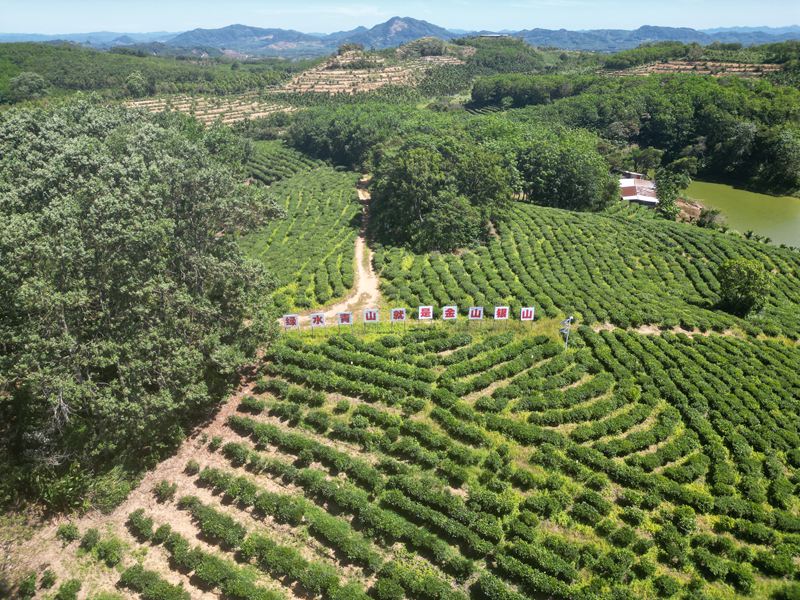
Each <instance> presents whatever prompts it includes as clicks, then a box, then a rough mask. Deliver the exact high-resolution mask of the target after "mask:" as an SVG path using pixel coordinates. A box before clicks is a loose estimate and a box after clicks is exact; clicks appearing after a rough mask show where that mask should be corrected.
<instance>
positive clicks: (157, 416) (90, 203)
mask: <svg viewBox="0 0 800 600" xmlns="http://www.w3.org/2000/svg"><path fill="white" fill-rule="evenodd" d="M226 139H228V141H229V142H231V143H226V142H225V140H226ZM236 156H239V157H242V153H241V146H237V145H236V144H235V143H232V139H231V138H228V137H227V136H226V135H225V134H220V133H219V132H216V131H214V130H212V131H209V132H206V131H204V130H202V129H200V128H197V127H196V126H195V125H192V124H191V123H190V122H189V121H186V120H182V119H181V118H179V117H162V118H161V119H155V118H153V119H151V118H148V117H145V116H143V115H141V114H137V113H134V112H129V111H125V110H124V109H122V108H103V107H99V106H96V105H93V104H90V103H89V102H87V101H78V102H74V101H73V102H71V103H69V104H66V105H64V106H61V107H59V108H57V109H51V110H50V111H45V110H42V109H25V110H21V109H18V110H12V111H8V112H6V113H4V114H3V115H2V117H0V438H2V443H1V444H0V447H2V451H0V452H3V454H0V464H2V466H0V468H2V469H3V471H4V479H3V483H4V484H6V485H8V484H13V485H17V486H18V487H23V488H24V487H26V488H27V490H28V491H29V492H31V493H33V494H34V495H36V496H38V497H40V498H42V499H43V500H45V501H46V502H49V503H51V504H53V505H59V504H61V505H63V504H67V503H70V502H73V501H75V500H76V499H79V498H80V497H81V495H82V494H84V493H85V492H86V491H87V487H89V485H90V482H91V481H92V477H93V476H94V474H96V473H97V472H98V471H102V470H104V469H106V468H108V466H109V465H113V464H117V465H118V464H123V463H124V464H127V465H130V466H131V467H132V468H133V469H136V468H142V467H144V466H146V465H147V464H148V463H149V461H151V460H152V459H154V458H155V457H156V456H158V455H159V454H160V453H161V452H162V451H164V450H166V449H168V448H170V447H172V446H174V444H175V443H177V442H178V441H179V440H180V438H181V437H182V435H183V431H184V427H185V426H186V425H187V424H188V423H190V422H191V421H192V420H193V419H196V418H197V417H199V416H201V415H203V414H205V413H206V412H207V411H208V410H209V409H210V408H211V407H213V406H214V404H215V402H217V401H218V400H219V399H221V398H222V397H223V394H224V393H225V391H226V389H227V388H228V386H229V384H230V383H231V382H232V381H233V378H234V375H235V373H236V370H237V369H238V367H240V366H241V365H243V364H244V363H246V362H247V361H249V360H250V359H251V358H252V357H253V356H254V353H255V350H256V348H257V347H258V346H259V345H260V344H263V343H264V342H265V341H267V340H268V338H269V335H270V331H271V330H272V325H270V323H271V319H270V318H269V315H268V313H267V309H266V308H265V303H264V301H263V300H264V298H265V296H266V294H268V292H269V290H270V280H269V278H268V276H267V275H266V273H265V272H263V270H262V269H261V268H260V267H259V266H257V265H256V264H254V263H251V262H248V261H246V260H245V258H244V257H243V255H242V253H241V252H240V250H239V248H238V245H237V243H236V239H235V238H236V234H237V232H238V231H240V230H242V229H244V228H247V227H249V226H251V225H254V224H256V223H258V222H259V221H261V220H263V219H265V218H270V217H271V216H274V215H275V214H276V209H275V208H274V204H273V203H272V202H271V201H269V200H268V199H267V198H266V197H265V196H264V195H263V192H259V191H258V190H257V188H256V187H254V186H253V187H248V186H245V185H243V184H242V183H240V182H241V180H242V179H241V178H240V176H238V175H237V174H236V170H235V169H232V168H230V167H229V166H228V165H226V164H224V163H223V158H224V159H225V160H230V159H231V157H236ZM54 482H55V483H54ZM0 491H2V490H0Z"/></svg>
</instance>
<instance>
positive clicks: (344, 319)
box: [336, 312, 353, 326]
mask: <svg viewBox="0 0 800 600" xmlns="http://www.w3.org/2000/svg"><path fill="white" fill-rule="evenodd" d="M336 323H337V324H339V325H340V326H341V325H352V324H353V313H351V312H342V313H339V314H337V315H336Z"/></svg>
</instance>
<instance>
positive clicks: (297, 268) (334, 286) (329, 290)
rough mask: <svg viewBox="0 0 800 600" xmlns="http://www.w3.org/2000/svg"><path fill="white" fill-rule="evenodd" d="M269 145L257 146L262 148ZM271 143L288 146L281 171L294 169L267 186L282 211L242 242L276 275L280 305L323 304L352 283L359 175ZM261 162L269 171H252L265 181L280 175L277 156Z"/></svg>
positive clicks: (358, 216) (284, 307)
mask: <svg viewBox="0 0 800 600" xmlns="http://www.w3.org/2000/svg"><path fill="white" fill-rule="evenodd" d="M267 148H268V147H265V146H261V150H260V151H261V152H262V153H263V152H267ZM270 148H271V150H273V153H272V154H269V155H270V156H272V155H274V153H275V152H274V151H278V152H282V151H286V153H285V155H286V156H287V157H288V161H287V163H286V166H284V167H283V172H286V173H291V172H293V171H294V172H295V173H296V174H295V175H292V176H289V177H287V178H285V179H281V180H280V181H277V182H275V183H273V184H272V186H271V187H270V193H271V195H272V196H273V198H275V200H276V201H278V203H279V204H280V205H281V206H282V207H283V208H284V209H285V211H286V217H285V218H284V219H281V220H277V221H274V222H272V223H270V225H269V226H268V227H267V228H266V229H263V230H261V231H259V232H256V233H253V234H250V235H248V236H247V237H245V238H243V240H242V247H243V248H244V250H245V252H246V253H247V254H248V255H249V256H250V257H252V258H255V259H256V260H259V261H262V262H263V263H264V264H265V265H266V266H267V267H268V268H269V271H270V273H272V275H273V276H274V277H275V279H276V280H277V283H278V291H277V293H276V294H275V302H276V304H277V305H278V307H279V308H280V309H282V310H293V309H301V310H302V309H307V308H311V307H315V306H322V305H325V304H327V303H328V302H330V301H331V300H333V299H338V298H341V297H343V296H344V295H346V293H347V291H348V290H350V288H352V287H353V280H354V270H353V269H354V253H355V240H356V237H357V235H358V231H359V228H360V223H361V205H360V203H359V201H358V195H357V192H356V183H357V181H358V176H357V175H356V174H354V173H342V172H338V171H335V170H334V169H332V168H330V167H326V166H321V165H318V164H314V163H308V162H303V161H300V160H299V159H296V157H295V154H296V153H293V152H291V151H288V150H286V149H285V148H283V147H281V146H272V147H270ZM281 148H283V150H281ZM292 157H295V158H292ZM305 160H306V161H307V160H308V159H305ZM256 161H258V158H256ZM312 165H313V166H312ZM264 168H265V169H273V171H272V172H270V173H267V172H266V171H265V170H261V171H255V173H256V177H260V178H264V179H265V181H269V180H273V178H274V177H275V176H276V175H279V171H278V169H277V162H272V161H271V160H270V161H268V164H265V167H264ZM259 173H261V175H259Z"/></svg>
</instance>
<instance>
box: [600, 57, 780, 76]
mask: <svg viewBox="0 0 800 600" xmlns="http://www.w3.org/2000/svg"><path fill="white" fill-rule="evenodd" d="M781 68H782V67H781V65H776V64H753V63H735V62H719V61H713V60H670V61H664V62H659V63H651V64H647V65H642V66H639V67H633V68H631V69H626V70H624V71H616V72H614V73H613V74H614V75H653V74H656V75H664V74H667V75H669V74H672V73H691V74H693V75H713V76H714V77H730V76H736V77H764V76H766V75H769V74H770V73H777V72H778V71H780V70H781Z"/></svg>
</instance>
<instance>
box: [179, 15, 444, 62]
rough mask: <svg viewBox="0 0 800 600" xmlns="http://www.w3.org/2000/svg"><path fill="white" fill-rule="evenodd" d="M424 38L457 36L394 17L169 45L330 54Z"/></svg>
mask: <svg viewBox="0 0 800 600" xmlns="http://www.w3.org/2000/svg"><path fill="white" fill-rule="evenodd" d="M424 37H438V38H442V39H452V38H454V37H456V36H455V34H453V33H450V32H449V31H447V30H446V29H444V28H442V27H438V26H436V25H432V24H431V23H428V22H426V21H420V20H417V19H412V18H409V17H405V18H401V17H393V18H391V19H389V20H388V21H386V22H385V23H380V24H378V25H375V26H374V27H372V28H371V29H367V28H366V27H357V28H356V29H352V30H350V31H337V32H335V33H331V34H328V35H322V36H320V35H319V34H308V33H300V32H299V31H293V30H286V29H261V28H259V27H248V26H246V25H230V26H228V27H223V28H221V29H194V30H192V31H187V32H186V33H182V34H180V35H178V36H175V37H174V38H172V39H170V40H168V41H167V44H168V45H170V46H174V47H179V48H192V47H197V46H202V47H212V48H220V49H226V50H234V51H236V52H243V53H253V54H274V53H281V52H285V51H294V53H302V52H309V53H317V54H319V53H327V52H331V51H333V50H335V49H336V48H337V47H338V46H340V45H342V44H351V43H354V44H362V45H363V46H364V47H365V48H372V49H382V48H394V47H397V46H400V45H402V44H406V43H408V42H413V41H414V40H418V39H420V38H424Z"/></svg>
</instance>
